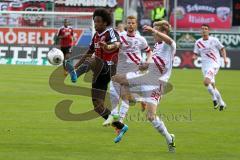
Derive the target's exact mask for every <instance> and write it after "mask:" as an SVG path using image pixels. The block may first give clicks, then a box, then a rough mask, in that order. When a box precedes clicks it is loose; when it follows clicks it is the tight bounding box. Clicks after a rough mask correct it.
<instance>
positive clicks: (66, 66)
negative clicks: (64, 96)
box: [63, 53, 77, 83]
mask: <svg viewBox="0 0 240 160" xmlns="http://www.w3.org/2000/svg"><path fill="white" fill-rule="evenodd" d="M63 67H64V70H65V71H67V72H65V71H64V72H65V73H64V75H67V73H69V74H70V76H71V81H72V82H73V83H76V82H77V74H76V72H75V70H74V67H73V64H72V60H71V59H70V53H67V54H65V58H64V61H63Z"/></svg>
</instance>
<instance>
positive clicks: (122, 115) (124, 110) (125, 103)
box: [119, 100, 129, 122]
mask: <svg viewBox="0 0 240 160" xmlns="http://www.w3.org/2000/svg"><path fill="white" fill-rule="evenodd" d="M128 109H129V101H128V100H122V104H121V107H120V110H119V116H120V122H123V119H124V118H125V117H126V114H127V112H128Z"/></svg>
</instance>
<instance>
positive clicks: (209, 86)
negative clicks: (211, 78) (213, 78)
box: [207, 84, 217, 101]
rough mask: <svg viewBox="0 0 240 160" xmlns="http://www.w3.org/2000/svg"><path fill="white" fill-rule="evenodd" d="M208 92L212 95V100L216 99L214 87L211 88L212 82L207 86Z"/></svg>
mask: <svg viewBox="0 0 240 160" xmlns="http://www.w3.org/2000/svg"><path fill="white" fill-rule="evenodd" d="M207 90H208V92H209V93H210V94H211V96H212V100H213V101H216V100H217V97H216V93H215V89H214V88H213V86H212V84H209V85H208V87H207Z"/></svg>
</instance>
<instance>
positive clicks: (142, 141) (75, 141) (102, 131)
mask: <svg viewBox="0 0 240 160" xmlns="http://www.w3.org/2000/svg"><path fill="white" fill-rule="evenodd" d="M54 69H55V67H46V66H20V65H19V66H16V65H15V66H10V65H1V66H0V159H1V160H99V159H102V160H123V159H124V160H127V159H131V160H171V159H173V160H197V159H199V160H200V159H201V160H226V159H227V160H233V159H236V160H239V159H240V145H239V142H240V135H239V133H240V127H239V122H240V106H239V104H240V85H239V80H240V71H228V70H220V71H219V73H218V75H217V77H216V81H217V86H218V89H219V90H220V92H221V93H222V96H223V98H224V100H225V101H226V103H227V105H228V108H227V109H226V110H225V111H223V112H219V111H218V110H214V109H213V107H212V101H211V98H210V96H209V94H208V92H207V90H206V88H205V87H204V86H203V85H202V75H201V71H200V70H188V69H184V70H180V69H174V70H173V73H172V77H171V80H170V81H171V83H172V84H173V86H174V90H173V91H172V92H170V93H169V94H167V95H166V96H165V97H164V98H163V99H162V102H161V104H160V107H159V108H158V111H160V113H161V115H162V118H163V119H164V121H165V124H166V126H167V128H168V129H169V132H170V133H174V134H175V136H176V146H177V151H176V153H174V154H171V153H168V152H167V146H166V143H165V140H164V138H163V137H162V136H161V135H160V134H159V133H157V132H156V131H155V129H154V128H153V127H152V125H151V124H150V123H149V122H147V121H146V120H145V119H144V113H141V111H140V108H139V106H133V107H131V108H130V112H129V117H128V118H127V121H126V123H127V124H128V125H129V131H128V132H127V134H126V135H125V136H124V138H123V140H122V141H121V142H120V143H119V144H114V142H113V139H114V138H115V133H114V131H113V128H111V127H109V128H105V127H102V125H101V124H102V122H103V119H101V118H97V119H94V120H91V121H85V122H76V121H74V122H69V121H62V120H60V119H58V118H57V117H56V115H55V112H54V109H55V105H56V104H57V103H58V102H59V101H61V100H63V99H72V100H74V103H73V106H72V108H71V111H72V112H73V113H80V112H84V111H87V110H89V109H92V104H91V100H90V98H86V97H81V96H73V95H64V94H60V93H58V92H56V91H53V90H52V89H51V88H50V87H49V84H48V79H49V76H50V74H51V72H52V71H53V70H54ZM66 83H69V84H70V82H69V79H67V80H66ZM76 85H83V83H82V82H80V81H79V82H78V83H77V84H76ZM84 85H89V84H84Z"/></svg>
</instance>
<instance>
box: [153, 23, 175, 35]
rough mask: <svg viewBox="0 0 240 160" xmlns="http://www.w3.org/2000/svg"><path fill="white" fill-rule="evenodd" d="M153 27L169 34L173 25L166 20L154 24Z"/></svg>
mask: <svg viewBox="0 0 240 160" xmlns="http://www.w3.org/2000/svg"><path fill="white" fill-rule="evenodd" d="M153 27H156V28H157V30H158V31H166V32H167V34H169V32H170V31H171V25H170V24H169V22H168V21H166V20H161V21H156V22H154V23H153Z"/></svg>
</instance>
